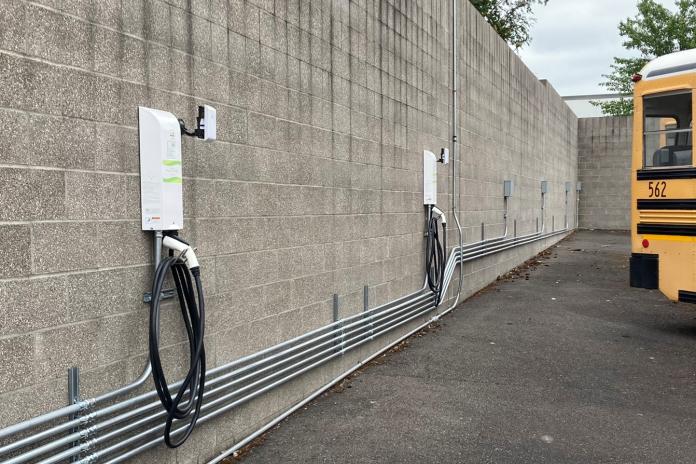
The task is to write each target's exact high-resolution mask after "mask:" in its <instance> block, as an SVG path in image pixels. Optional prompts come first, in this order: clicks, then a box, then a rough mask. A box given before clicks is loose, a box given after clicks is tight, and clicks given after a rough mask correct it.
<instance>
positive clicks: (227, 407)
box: [42, 305, 434, 464]
mask: <svg viewBox="0 0 696 464" xmlns="http://www.w3.org/2000/svg"><path fill="white" fill-rule="evenodd" d="M433 308H434V306H433V305H430V306H426V307H425V308H424V309H422V310H421V311H419V312H416V313H415V314H413V315H411V316H410V317H409V318H407V319H404V320H403V321H401V322H400V323H399V324H397V325H394V326H391V327H388V328H386V329H384V330H382V331H380V332H379V333H378V335H382V334H384V333H386V332H388V331H390V330H393V329H394V328H397V327H399V326H401V325H403V324H406V323H408V322H410V321H412V320H414V319H416V318H418V317H421V316H423V315H424V314H426V313H428V312H430V311H432V310H433ZM369 341H370V340H369V339H363V340H360V341H358V342H357V343H355V344H353V345H351V347H350V348H351V349H353V348H357V347H358V346H360V345H362V344H364V343H367V342H369ZM338 356H340V353H334V354H333V355H332V356H330V357H329V358H325V359H323V360H320V361H318V362H316V363H314V364H312V365H310V366H307V367H306V368H304V369H302V370H301V371H298V372H297V373H295V374H293V375H292V376H289V377H288V378H286V379H281V380H279V381H277V382H275V383H274V384H271V385H269V386H268V387H265V388H264V389H263V390H262V391H259V392H258V393H253V394H251V395H248V396H247V397H245V398H242V399H240V400H237V401H235V402H232V403H229V404H227V405H224V406H222V407H221V408H219V409H216V410H214V411H212V412H210V413H208V414H206V415H203V416H202V417H201V419H200V420H201V421H204V422H205V421H208V420H211V419H213V418H215V417H217V416H218V415H220V414H223V413H225V412H227V411H229V410H230V409H233V408H235V407H237V406H239V405H240V404H242V403H244V402H246V401H249V400H250V399H253V398H254V397H256V396H258V395H259V394H262V393H265V392H266V391H268V390H271V389H273V388H276V387H277V386H278V385H280V384H282V383H284V382H286V381H288V380H291V379H292V378H295V377H297V376H299V375H302V374H304V373H305V372H308V371H309V370H312V369H314V368H316V367H318V366H320V365H321V364H324V363H325V362H328V361H329V360H331V359H333V358H336V357H338ZM154 433H156V431H154ZM175 433H176V432H175ZM145 435H146V434H144V433H143V434H140V436H138V437H137V438H135V439H133V440H131V441H129V443H127V444H125V445H124V446H120V445H115V446H113V447H110V448H109V449H105V450H103V452H99V453H95V455H94V458H95V459H98V458H101V457H104V456H105V455H106V454H109V453H112V452H113V451H117V449H116V448H123V447H125V446H128V445H130V444H132V443H133V442H137V441H138V440H141V439H143V438H144V437H145ZM161 441H162V440H161V439H160V438H157V439H154V440H152V441H150V442H148V443H146V444H144V445H141V446H140V447H138V448H136V449H133V450H131V451H129V452H127V453H126V454H124V455H121V456H119V457H117V458H115V459H112V460H110V461H107V464H115V463H117V462H123V461H124V460H126V459H128V458H130V457H132V456H135V455H136V454H138V453H140V452H142V451H144V450H146V449H148V448H152V447H153V446H156V445H158V444H159V443H160V442H161ZM79 462H80V463H82V464H86V463H88V462H89V463H92V462H95V461H94V460H81V461H79ZM42 464H43V463H42Z"/></svg>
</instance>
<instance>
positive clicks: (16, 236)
mask: <svg viewBox="0 0 696 464" xmlns="http://www.w3.org/2000/svg"><path fill="white" fill-rule="evenodd" d="M0 233H1V234H2V236H3V237H5V240H7V243H11V244H12V246H7V247H3V249H2V250H0V260H1V261H2V262H3V263H5V265H4V266H3V268H2V270H0V278H13V277H14V278H17V277H23V276H27V275H29V274H30V273H31V234H30V229H29V226H28V225H9V224H8V225H3V226H0Z"/></svg>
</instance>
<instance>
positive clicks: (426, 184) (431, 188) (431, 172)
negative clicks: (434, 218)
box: [423, 150, 437, 205]
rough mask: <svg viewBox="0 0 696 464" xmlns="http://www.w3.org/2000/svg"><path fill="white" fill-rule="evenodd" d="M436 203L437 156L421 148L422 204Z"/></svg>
mask: <svg viewBox="0 0 696 464" xmlns="http://www.w3.org/2000/svg"><path fill="white" fill-rule="evenodd" d="M436 203H437V157H436V156H435V153H433V152H431V151H428V150H423V204H424V205H434V204H436Z"/></svg>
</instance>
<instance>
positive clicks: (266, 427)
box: [84, 230, 567, 464]
mask: <svg viewBox="0 0 696 464" xmlns="http://www.w3.org/2000/svg"><path fill="white" fill-rule="evenodd" d="M564 232H567V230H562V231H556V232H551V233H549V234H530V235H529V236H528V238H526V239H524V240H522V242H523V243H516V244H513V243H510V244H509V245H510V247H511V248H512V247H514V246H519V245H521V244H526V243H532V242H534V241H538V240H542V239H544V238H549V237H551V236H554V235H560V234H562V233H564ZM450 260H453V255H450ZM454 260H455V261H456V260H457V258H454ZM450 277H451V276H450ZM444 285H445V287H447V286H448V285H449V279H446V280H445V283H444ZM453 308H454V306H450V307H449V308H448V309H447V310H446V311H444V312H443V313H441V314H436V315H435V316H433V317H432V318H431V319H428V320H427V321H426V322H424V323H423V324H421V325H419V326H418V327H416V328H414V329H412V330H411V331H409V332H408V333H406V334H405V335H403V336H401V337H399V338H398V339H396V340H394V341H392V342H390V343H389V344H388V345H386V346H385V347H383V348H381V349H380V350H378V351H377V352H375V353H373V354H372V355H370V356H368V357H367V358H366V359H364V360H362V361H360V362H358V363H357V364H355V365H354V366H353V367H351V368H350V369H348V370H346V371H345V372H343V373H342V374H341V375H339V376H338V377H335V378H334V379H333V380H331V381H330V382H329V383H327V384H325V385H324V386H322V387H320V388H319V389H317V390H315V392H314V393H312V394H311V395H310V396H308V397H307V398H305V399H304V400H302V401H301V402H299V403H298V404H296V405H294V406H292V407H291V408H289V409H288V410H286V411H285V412H283V413H282V414H280V415H279V416H277V417H276V418H274V419H273V420H271V421H270V422H268V423H267V424H265V425H264V426H263V427H261V428H260V429H258V430H257V431H255V432H253V433H251V434H250V435H248V436H247V437H246V438H244V439H243V440H241V441H239V442H238V443H236V444H234V445H233V446H232V447H230V448H229V449H227V450H225V451H224V452H223V453H221V454H220V455H218V456H217V457H216V458H214V459H212V460H211V461H209V462H208V464H218V463H219V462H220V461H222V460H223V459H224V458H226V457H227V456H229V455H231V454H232V453H234V452H235V451H237V450H239V449H240V448H242V447H243V446H245V445H247V444H248V443H250V442H251V441H252V440H254V439H255V438H256V437H258V436H259V435H261V434H263V433H265V432H266V431H268V430H269V429H270V428H271V427H273V426H274V425H276V424H278V423H279V422H280V421H282V420H284V419H285V418H286V417H288V416H289V415H290V414H292V413H293V412H294V411H297V410H298V409H299V408H301V407H303V406H304V405H305V404H307V403H309V402H310V401H312V400H313V399H314V398H316V397H317V396H319V395H320V394H322V393H323V392H325V391H326V390H328V389H329V388H331V387H332V386H333V385H335V384H336V383H337V382H339V381H341V380H342V379H344V378H346V377H347V376H349V375H350V374H352V373H353V372H355V371H356V370H357V369H359V368H361V367H362V366H364V365H365V364H366V363H368V362H370V361H371V360H372V359H374V358H376V357H377V356H379V355H381V354H382V353H384V352H385V351H387V350H389V349H390V348H391V347H393V346H394V345H397V344H398V343H401V342H402V341H403V340H405V339H407V338H408V337H410V336H412V335H413V334H415V333H417V332H419V331H420V330H422V329H423V328H425V327H427V326H428V325H430V324H432V323H434V322H436V321H438V320H439V319H441V318H442V317H443V316H444V315H445V314H447V313H449V312H450V311H452V309H453ZM208 417H209V416H204V417H203V418H201V420H208ZM156 444H157V443H155V442H154V441H153V442H151V443H148V444H146V445H143V446H142V447H140V448H139V449H134V450H132V451H130V452H128V453H126V454H124V455H122V456H121V457H119V458H116V459H113V460H110V461H108V462H107V464H117V463H120V462H123V461H124V460H126V459H128V458H130V457H133V456H135V455H137V454H138V453H140V452H142V451H145V450H146V449H148V448H151V447H152V446H155V445H156ZM84 464H87V463H84Z"/></svg>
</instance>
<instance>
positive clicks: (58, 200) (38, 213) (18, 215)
mask: <svg viewBox="0 0 696 464" xmlns="http://www.w3.org/2000/svg"><path fill="white" fill-rule="evenodd" d="M0 184H2V186H3V188H2V189H0V220H2V221H29V220H47V219H59V218H62V217H63V216H64V214H65V197H64V195H65V180H64V173H63V172H60V171H43V170H37V169H13V168H4V169H2V170H0ZM28 199H30V200H29V201H28Z"/></svg>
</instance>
